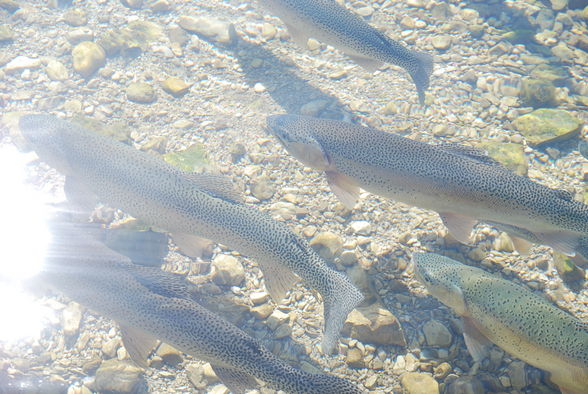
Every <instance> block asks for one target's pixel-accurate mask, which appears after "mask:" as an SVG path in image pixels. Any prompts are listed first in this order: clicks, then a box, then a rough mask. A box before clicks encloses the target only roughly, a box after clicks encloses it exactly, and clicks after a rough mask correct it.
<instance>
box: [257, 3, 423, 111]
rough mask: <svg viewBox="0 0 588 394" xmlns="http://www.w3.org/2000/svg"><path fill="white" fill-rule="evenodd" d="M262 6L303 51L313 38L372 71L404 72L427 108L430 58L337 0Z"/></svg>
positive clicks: (420, 100)
mask: <svg viewBox="0 0 588 394" xmlns="http://www.w3.org/2000/svg"><path fill="white" fill-rule="evenodd" d="M259 3H260V4H261V5H262V6H264V7H265V8H266V9H267V10H268V11H269V12H271V13H272V14H274V15H276V16H277V17H279V18H280V19H281V20H282V21H283V22H284V24H285V25H286V27H287V28H288V31H289V32H290V35H291V36H292V39H294V41H296V43H298V44H299V45H301V46H302V47H304V48H306V42H307V41H308V39H309V38H311V37H312V38H316V39H317V40H319V41H322V42H324V43H326V44H329V45H332V46H334V47H335V48H338V49H340V50H341V51H342V52H344V53H345V54H346V55H347V56H349V57H350V58H351V59H352V60H353V61H355V62H356V63H357V64H359V65H360V66H363V67H365V68H366V69H367V70H369V71H375V70H377V69H378V68H380V67H381V66H382V65H383V64H384V63H390V64H394V65H396V66H400V67H402V68H404V69H405V70H406V71H407V72H408V73H409V74H410V76H411V78H412V80H413V82H414V84H415V86H416V88H417V92H418V96H419V102H420V104H421V105H423V104H424V102H425V91H426V90H427V89H428V87H429V77H430V75H431V72H432V71H433V60H432V57H431V56H430V55H428V54H426V53H421V52H416V51H411V50H410V49H408V48H406V47H404V46H403V45H402V44H401V43H399V42H397V41H394V40H392V39H390V38H388V37H387V36H386V35H384V34H382V33H380V32H379V31H378V30H376V29H375V28H373V27H372V26H370V25H369V24H367V23H366V22H365V21H364V20H363V19H362V18H360V17H359V16H357V15H355V14H354V13H352V12H351V11H349V10H347V9H346V8H345V7H344V6H342V5H340V4H338V3H337V2H336V1H334V0H259Z"/></svg>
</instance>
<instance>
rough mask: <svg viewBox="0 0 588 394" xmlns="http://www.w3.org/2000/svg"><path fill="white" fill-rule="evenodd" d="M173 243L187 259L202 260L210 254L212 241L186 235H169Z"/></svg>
mask: <svg viewBox="0 0 588 394" xmlns="http://www.w3.org/2000/svg"><path fill="white" fill-rule="evenodd" d="M171 237H172V239H173V240H174V243H175V244H176V245H177V247H178V248H180V250H181V251H182V253H184V254H185V255H186V256H188V257H192V258H193V259H195V258H202V257H205V256H210V255H211V254H212V241H210V240H208V239H205V238H201V237H198V236H196V235H192V234H186V233H173V234H171Z"/></svg>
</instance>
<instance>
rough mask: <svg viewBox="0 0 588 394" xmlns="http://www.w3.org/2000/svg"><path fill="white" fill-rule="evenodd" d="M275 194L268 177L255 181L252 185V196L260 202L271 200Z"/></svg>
mask: <svg viewBox="0 0 588 394" xmlns="http://www.w3.org/2000/svg"><path fill="white" fill-rule="evenodd" d="M275 192H276V190H275V188H274V185H273V183H272V181H271V179H270V178H268V177H266V176H262V177H259V178H257V179H255V180H254V181H253V183H252V184H251V194H252V195H253V197H255V198H257V199H258V200H260V201H265V200H269V199H270V198H272V197H273V195H274V193H275Z"/></svg>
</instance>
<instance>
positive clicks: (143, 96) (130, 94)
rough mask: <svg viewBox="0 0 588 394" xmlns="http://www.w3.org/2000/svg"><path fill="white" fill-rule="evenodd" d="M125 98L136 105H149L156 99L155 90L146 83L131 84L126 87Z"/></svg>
mask: <svg viewBox="0 0 588 394" xmlns="http://www.w3.org/2000/svg"><path fill="white" fill-rule="evenodd" d="M127 98H128V99H129V100H130V101H134V102H136V103H141V104H150V103H152V102H154V101H155V99H156V95H155V89H154V88H153V86H151V85H150V84H148V83H146V82H133V83H131V84H130V85H129V86H128V87H127Z"/></svg>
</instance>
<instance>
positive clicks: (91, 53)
mask: <svg viewBox="0 0 588 394" xmlns="http://www.w3.org/2000/svg"><path fill="white" fill-rule="evenodd" d="M71 55H72V57H73V67H74V70H76V71H77V72H78V73H79V74H80V75H81V76H82V77H84V78H88V77H89V76H91V75H92V74H94V73H95V72H96V71H97V70H98V69H99V68H100V67H102V66H104V64H105V63H106V54H105V53H104V49H102V47H101V46H100V45H98V44H96V43H94V42H92V41H84V42H80V43H79V44H78V45H76V46H75V47H74V49H73V50H72V52H71Z"/></svg>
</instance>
